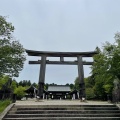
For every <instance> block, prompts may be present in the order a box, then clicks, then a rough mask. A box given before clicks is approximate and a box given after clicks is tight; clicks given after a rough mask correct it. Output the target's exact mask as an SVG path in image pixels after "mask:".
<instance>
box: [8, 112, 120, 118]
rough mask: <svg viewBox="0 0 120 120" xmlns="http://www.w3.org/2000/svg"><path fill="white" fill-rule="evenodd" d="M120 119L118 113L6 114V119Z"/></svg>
mask: <svg viewBox="0 0 120 120" xmlns="http://www.w3.org/2000/svg"><path fill="white" fill-rule="evenodd" d="M98 116H99V117H120V114H119V113H115V114H113V113H111V114H106V113H105V114H66V113H61V114H60V113H56V114H55V113H54V114H8V115H7V116H6V118H20V117H24V118H26V117H98Z"/></svg>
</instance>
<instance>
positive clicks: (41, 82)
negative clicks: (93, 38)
mask: <svg viewBox="0 0 120 120" xmlns="http://www.w3.org/2000/svg"><path fill="white" fill-rule="evenodd" d="M26 53H27V54H28V55H29V56H38V57H41V60H38V61H29V64H40V75H39V82H38V96H39V97H40V98H41V99H42V98H43V91H44V83H45V70H46V64H57V65H78V78H79V87H80V89H79V97H80V99H82V97H84V98H85V97H86V94H85V83H84V70H83V65H92V64H93V62H86V61H83V60H82V58H83V57H93V56H94V55H95V54H98V52H97V51H91V52H49V51H35V50H26ZM47 57H59V58H60V61H49V60H47ZM64 57H76V58H77V60H76V61H64Z"/></svg>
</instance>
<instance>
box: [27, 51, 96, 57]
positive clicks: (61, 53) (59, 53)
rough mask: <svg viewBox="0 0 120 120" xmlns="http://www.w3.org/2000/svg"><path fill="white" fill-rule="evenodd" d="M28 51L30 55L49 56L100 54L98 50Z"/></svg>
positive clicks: (91, 55) (89, 55) (88, 55)
mask: <svg viewBox="0 0 120 120" xmlns="http://www.w3.org/2000/svg"><path fill="white" fill-rule="evenodd" d="M26 53H27V54H28V55H29V56H43V55H45V56H47V57H78V56H82V57H93V56H94V55H95V54H98V52H97V51H90V52H50V51H35V50H27V49H26Z"/></svg>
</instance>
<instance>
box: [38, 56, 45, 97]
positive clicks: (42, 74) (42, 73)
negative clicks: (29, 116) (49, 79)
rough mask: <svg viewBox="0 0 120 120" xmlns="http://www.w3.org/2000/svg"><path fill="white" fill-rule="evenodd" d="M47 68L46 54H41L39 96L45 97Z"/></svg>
mask: <svg viewBox="0 0 120 120" xmlns="http://www.w3.org/2000/svg"><path fill="white" fill-rule="evenodd" d="M45 69H46V56H41V65H40V74H39V83H38V96H39V97H40V99H42V98H43V92H44V82H45Z"/></svg>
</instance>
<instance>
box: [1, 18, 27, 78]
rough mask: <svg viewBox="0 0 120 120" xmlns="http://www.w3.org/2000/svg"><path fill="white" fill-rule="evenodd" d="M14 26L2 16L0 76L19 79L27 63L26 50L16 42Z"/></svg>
mask: <svg viewBox="0 0 120 120" xmlns="http://www.w3.org/2000/svg"><path fill="white" fill-rule="evenodd" d="M13 32H14V26H12V24H11V23H9V22H7V21H6V17H2V16H0V76H2V75H4V74H6V75H9V76H11V77H13V76H14V77H17V76H18V75H19V71H21V70H22V68H23V64H24V61H25V55H24V52H25V50H24V48H23V46H22V45H21V44H20V43H19V41H17V40H15V38H14V37H13V35H12V33H13Z"/></svg>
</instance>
